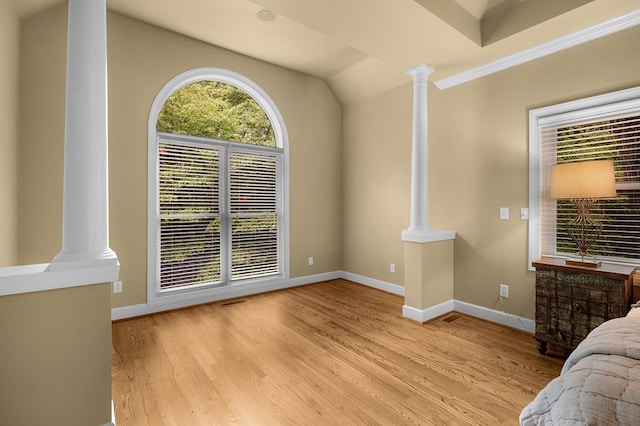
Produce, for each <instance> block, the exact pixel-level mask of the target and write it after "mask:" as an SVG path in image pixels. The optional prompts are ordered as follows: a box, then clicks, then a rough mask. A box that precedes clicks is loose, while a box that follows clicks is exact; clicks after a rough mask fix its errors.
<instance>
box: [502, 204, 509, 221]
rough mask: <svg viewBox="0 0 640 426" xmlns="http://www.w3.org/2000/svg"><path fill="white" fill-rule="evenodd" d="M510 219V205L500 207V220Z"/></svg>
mask: <svg viewBox="0 0 640 426" xmlns="http://www.w3.org/2000/svg"><path fill="white" fill-rule="evenodd" d="M508 219H509V207H500V220H508Z"/></svg>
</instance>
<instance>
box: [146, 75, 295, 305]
mask: <svg viewBox="0 0 640 426" xmlns="http://www.w3.org/2000/svg"><path fill="white" fill-rule="evenodd" d="M205 80H208V81H219V82H222V83H227V84H231V85H233V86H236V87H238V88H239V89H241V90H243V91H245V92H246V93H247V94H249V95H250V96H251V97H252V98H253V99H254V100H255V101H256V102H257V103H258V105H260V107H261V108H262V109H263V110H264V111H265V113H266V114H267V117H268V118H269V121H270V122H271V126H272V128H273V133H274V137H275V141H276V146H277V147H278V148H282V149H283V150H284V161H283V165H282V169H283V170H282V197H283V212H284V218H283V223H282V240H283V244H282V253H281V268H282V271H283V274H282V275H279V276H276V277H273V278H266V279H260V280H255V281H242V282H241V283H231V284H229V285H226V286H221V287H212V288H194V289H191V290H188V289H185V290H182V291H175V292H163V293H160V292H158V291H157V283H158V282H159V277H158V274H159V271H158V268H157V258H158V250H157V248H158V242H157V238H158V232H157V229H158V226H159V224H158V223H157V220H158V219H157V218H158V214H157V213H158V211H157V209H158V200H157V191H156V189H157V185H158V180H159V176H158V171H157V164H158V149H157V146H158V144H157V140H158V138H157V135H158V132H157V131H156V124H157V122H158V116H159V114H160V110H161V109H162V106H163V105H164V103H165V102H166V101H167V99H169V97H170V96H171V95H172V94H173V93H174V92H175V91H177V90H179V89H180V88H182V87H184V86H187V85H189V84H191V83H195V82H197V81H205ZM147 136H148V139H147V149H148V188H147V194H148V200H147V305H150V306H154V307H155V308H159V309H154V311H155V310H160V309H163V308H167V309H170V308H174V307H182V306H188V305H194V304H198V303H205V302H208V301H212V300H219V299H222V298H227V297H235V296H236V295H239V294H247V292H259V291H262V290H264V291H268V290H272V289H273V288H274V285H275V284H276V283H277V282H281V281H283V280H288V279H289V277H290V271H289V155H288V154H289V139H288V134H287V129H286V126H285V124H284V119H283V118H282V115H281V114H280V111H279V110H278V108H277V107H276V105H275V103H274V102H273V100H271V98H270V97H269V96H268V95H267V94H266V92H264V91H263V90H262V89H261V88H260V87H259V86H258V85H257V84H256V83H254V82H253V81H251V80H250V79H248V78H246V77H245V76H243V75H241V74H238V73H236V72H233V71H230V70H226V69H222V68H196V69H192V70H189V71H186V72H184V73H182V74H180V75H178V76H176V77H174V78H173V79H171V80H170V81H169V82H168V83H167V84H166V85H165V86H164V87H163V88H162V89H161V90H160V92H159V93H158V95H157V96H156V98H155V100H154V101H153V104H152V106H151V111H150V112H149V122H148V127H147ZM239 286H242V290H238V289H237V287H239ZM234 287H235V288H234Z"/></svg>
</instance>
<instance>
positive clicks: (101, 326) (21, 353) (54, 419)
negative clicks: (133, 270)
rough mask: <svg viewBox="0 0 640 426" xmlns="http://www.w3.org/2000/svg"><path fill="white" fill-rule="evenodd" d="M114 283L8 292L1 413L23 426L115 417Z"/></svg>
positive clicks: (3, 312)
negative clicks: (111, 293)
mask: <svg viewBox="0 0 640 426" xmlns="http://www.w3.org/2000/svg"><path fill="white" fill-rule="evenodd" d="M110 291H111V285H110V283H104V284H96V285H91V286H85V287H73V288H68V289H59V290H50V291H43V292H37V293H26V294H19V295H14V296H3V297H0V342H2V344H1V345H0V359H1V360H2V362H0V377H2V385H1V386H0V413H2V414H1V417H2V420H1V421H2V424H6V425H15V426H31V425H60V426H74V425H77V426H86V425H103V424H106V423H108V422H110V421H111V305H110V303H109V301H110V299H109V293H110Z"/></svg>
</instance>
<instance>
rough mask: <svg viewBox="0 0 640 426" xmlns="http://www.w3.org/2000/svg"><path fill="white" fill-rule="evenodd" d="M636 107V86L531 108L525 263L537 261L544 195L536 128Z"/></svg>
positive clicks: (638, 93) (639, 95) (639, 93)
mask: <svg viewBox="0 0 640 426" xmlns="http://www.w3.org/2000/svg"><path fill="white" fill-rule="evenodd" d="M638 108H640V87H635V88H631V89H626V90H620V91H617V92H612V93H607V94H604V95H598V96H592V97H589V98H585V99H579V100H576V101H570V102H565V103H562V104H557V105H552V106H548V107H543V108H538V109H533V110H531V111H529V259H528V260H529V263H528V267H529V270H530V271H534V270H535V268H533V266H532V265H531V263H532V262H534V261H536V260H538V259H540V256H541V246H540V217H541V212H540V199H541V197H543V196H544V194H543V193H542V192H543V189H544V183H543V180H544V179H545V176H544V175H543V173H541V170H540V160H541V155H542V154H541V140H540V128H542V127H544V126H548V125H552V124H558V125H560V124H562V123H564V122H567V121H577V120H581V119H589V118H591V117H593V116H596V117H597V116H602V115H605V114H618V113H624V112H626V111H630V110H637V109H638Z"/></svg>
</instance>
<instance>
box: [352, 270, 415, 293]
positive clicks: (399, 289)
mask: <svg viewBox="0 0 640 426" xmlns="http://www.w3.org/2000/svg"><path fill="white" fill-rule="evenodd" d="M340 278H342V279H345V280H349V281H353V282H356V283H358V284H362V285H366V286H368V287H373V288H377V289H378V290H382V291H386V292H387V293H393V294H397V295H398V296H404V287H403V286H401V285H398V284H392V283H388V282H386V281H380V280H376V279H373V278H368V277H365V276H362V275H357V274H352V273H351V272H344V271H341V276H340Z"/></svg>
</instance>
